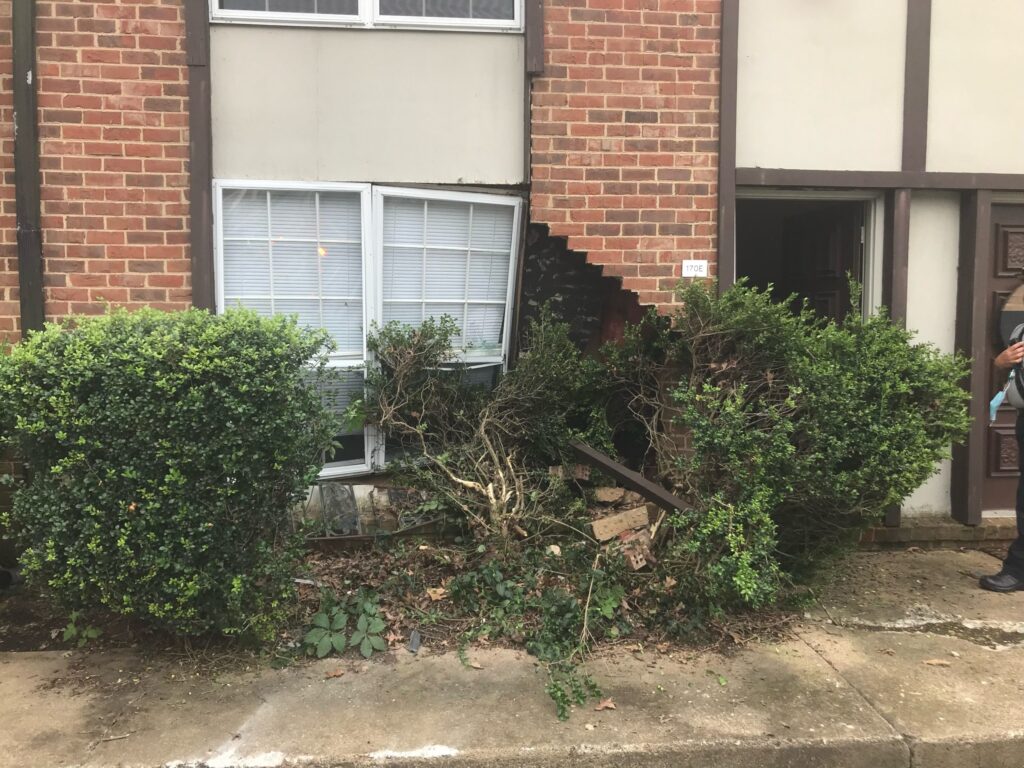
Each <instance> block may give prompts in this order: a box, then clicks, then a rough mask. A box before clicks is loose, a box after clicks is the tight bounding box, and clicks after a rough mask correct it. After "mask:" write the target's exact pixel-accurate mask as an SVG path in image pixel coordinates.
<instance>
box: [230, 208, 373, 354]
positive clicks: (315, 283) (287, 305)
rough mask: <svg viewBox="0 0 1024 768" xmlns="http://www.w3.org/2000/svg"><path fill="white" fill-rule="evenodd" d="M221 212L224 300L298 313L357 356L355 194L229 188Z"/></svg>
mask: <svg viewBox="0 0 1024 768" xmlns="http://www.w3.org/2000/svg"><path fill="white" fill-rule="evenodd" d="M222 217H223V240H222V254H223V256H222V258H223V273H224V274H223V293H224V304H225V306H236V305H242V306H246V307H250V308H251V309H254V310H256V311H257V312H260V313H261V314H267V315H269V314H275V313H278V314H289V315H297V316H298V318H299V322H300V323H302V324H303V325H309V326H313V327H318V328H324V329H326V330H327V331H328V332H329V333H330V334H331V336H332V338H333V339H334V340H335V342H336V344H337V346H338V349H337V351H336V356H337V357H342V358H362V356H363V332H364V328H363V256H362V254H363V245H362V224H361V218H362V216H361V202H360V195H359V193H357V192H353V193H348V192H299V191H263V190H251V189H234V190H231V189H229V190H225V191H224V197H223V202H222Z"/></svg>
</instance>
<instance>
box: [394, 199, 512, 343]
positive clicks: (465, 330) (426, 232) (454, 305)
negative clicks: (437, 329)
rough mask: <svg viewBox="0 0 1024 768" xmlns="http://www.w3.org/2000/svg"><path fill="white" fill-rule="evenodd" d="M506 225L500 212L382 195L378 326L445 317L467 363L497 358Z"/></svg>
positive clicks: (508, 245)
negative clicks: (381, 322)
mask: <svg viewBox="0 0 1024 768" xmlns="http://www.w3.org/2000/svg"><path fill="white" fill-rule="evenodd" d="M513 220H514V209H513V208H511V207H510V206H507V205H489V204H482V203H476V202H473V203H466V202H458V201H448V200H434V199H427V200H418V199H414V198H407V197H393V196H387V195H385V196H384V198H383V243H382V244H383V275H382V277H383V288H384V291H383V293H384V307H383V320H384V321H385V322H388V321H392V320H397V321H400V322H403V323H407V324H410V325H418V324H419V323H421V322H422V321H423V320H425V319H427V318H428V317H433V318H439V317H441V316H442V315H448V316H450V317H452V318H453V319H454V320H455V322H456V324H457V325H458V326H459V328H460V329H461V331H462V333H461V335H460V337H459V338H458V339H457V343H458V344H459V345H460V346H461V347H462V348H463V350H464V352H465V355H466V357H467V358H474V359H493V358H500V356H501V355H502V348H503V342H504V333H505V327H504V325H505V315H506V311H505V310H506V305H507V301H508V287H509V266H510V262H511V258H512V243H513V237H512V230H513Z"/></svg>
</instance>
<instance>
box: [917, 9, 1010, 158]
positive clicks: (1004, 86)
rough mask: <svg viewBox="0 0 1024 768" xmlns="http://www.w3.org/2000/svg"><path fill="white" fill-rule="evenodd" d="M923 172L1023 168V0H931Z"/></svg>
mask: <svg viewBox="0 0 1024 768" xmlns="http://www.w3.org/2000/svg"><path fill="white" fill-rule="evenodd" d="M927 168H928V170H929V171H963V172H968V173H986V172H987V173H1024V2H1021V0H933V3H932V48H931V76H930V89H929V93H928V162H927Z"/></svg>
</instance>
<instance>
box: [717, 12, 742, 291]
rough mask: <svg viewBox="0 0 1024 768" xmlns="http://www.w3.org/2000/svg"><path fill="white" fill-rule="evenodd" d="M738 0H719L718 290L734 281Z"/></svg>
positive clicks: (723, 288)
mask: <svg viewBox="0 0 1024 768" xmlns="http://www.w3.org/2000/svg"><path fill="white" fill-rule="evenodd" d="M739 13H740V0H722V33H721V34H722V38H721V42H720V45H719V54H720V67H719V79H720V83H719V98H718V102H719V103H718V115H719V118H718V120H719V122H718V289H719V290H720V291H723V290H725V289H726V288H728V287H729V286H731V285H732V284H733V283H735V282H736V83H737V76H738V69H739V36H740V18H739Z"/></svg>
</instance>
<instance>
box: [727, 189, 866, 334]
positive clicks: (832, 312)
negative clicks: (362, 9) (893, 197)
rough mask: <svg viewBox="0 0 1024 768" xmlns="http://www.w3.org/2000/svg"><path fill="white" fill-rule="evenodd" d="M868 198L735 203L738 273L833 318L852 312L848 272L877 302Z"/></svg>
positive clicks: (763, 199)
mask: <svg viewBox="0 0 1024 768" xmlns="http://www.w3.org/2000/svg"><path fill="white" fill-rule="evenodd" d="M872 218H873V203H872V200H870V199H864V198H861V199H823V198H816V197H807V198H797V199H793V198H788V197H780V198H773V197H757V198H741V199H738V200H737V201H736V274H737V276H738V277H746V278H747V279H748V281H749V282H750V283H751V284H752V285H754V286H757V287H759V288H767V287H768V286H769V285H770V286H772V293H773V296H774V297H775V298H776V299H778V300H782V299H785V298H786V297H788V296H790V295H796V297H797V299H798V300H803V299H806V300H807V302H808V304H809V305H810V306H811V308H813V309H814V311H815V312H817V313H818V314H819V315H821V316H823V317H829V318H832V319H835V320H840V319H842V318H843V317H844V316H845V315H846V313H847V312H848V311H850V308H851V304H850V298H851V297H850V289H849V281H848V279H847V275H848V274H849V275H852V276H853V277H854V279H856V280H857V281H858V282H860V283H861V284H862V285H864V286H865V293H866V294H867V295H866V296H864V297H863V298H862V302H864V303H863V305H862V306H860V307H858V308H857V311H860V312H863V311H864V308H865V307H872V306H874V304H875V302H874V301H872V298H873V297H872V294H873V293H874V291H873V290H872V280H871V272H872V271H873V270H872V269H871V264H870V250H871V249H870V242H869V240H870V238H869V237H868V236H867V235H868V229H869V224H870V223H871V219H872Z"/></svg>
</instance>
